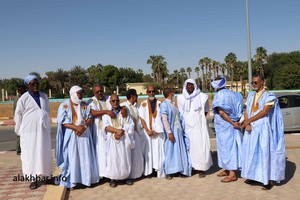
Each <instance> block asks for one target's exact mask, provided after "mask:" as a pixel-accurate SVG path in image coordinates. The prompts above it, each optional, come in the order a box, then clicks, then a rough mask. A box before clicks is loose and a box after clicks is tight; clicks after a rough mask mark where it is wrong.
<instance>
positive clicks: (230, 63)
mask: <svg viewBox="0 0 300 200" xmlns="http://www.w3.org/2000/svg"><path fill="white" fill-rule="evenodd" d="M236 59H237V58H236V55H235V54H234V53H232V52H230V53H229V54H228V55H227V56H226V57H225V59H224V61H225V63H226V65H227V69H230V78H231V89H232V88H233V68H234V67H235V65H236Z"/></svg>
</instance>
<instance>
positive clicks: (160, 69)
mask: <svg viewBox="0 0 300 200" xmlns="http://www.w3.org/2000/svg"><path fill="white" fill-rule="evenodd" d="M147 64H151V69H152V74H153V76H154V79H155V80H156V83H159V84H163V81H164V79H165V78H166V77H167V76H168V69H167V62H166V61H165V58H164V57H163V56H161V55H158V56H156V55H152V56H150V58H149V59H148V60H147Z"/></svg>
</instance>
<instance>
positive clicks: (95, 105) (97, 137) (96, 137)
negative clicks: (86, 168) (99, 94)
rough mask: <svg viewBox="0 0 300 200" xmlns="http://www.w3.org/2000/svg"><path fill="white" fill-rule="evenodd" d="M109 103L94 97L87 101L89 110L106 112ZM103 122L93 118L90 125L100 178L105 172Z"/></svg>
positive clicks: (98, 118)
mask: <svg viewBox="0 0 300 200" xmlns="http://www.w3.org/2000/svg"><path fill="white" fill-rule="evenodd" d="M108 104H109V102H108V101H107V100H106V101H99V100H98V99H97V98H96V97H92V98H91V99H90V100H89V107H90V109H91V110H95V111H101V110H108ZM102 126H103V121H102V118H101V117H94V118H93V124H92V133H93V134H92V135H93V142H94V145H95V149H96V154H97V163H98V171H99V176H100V177H105V172H106V133H105V131H103V129H102Z"/></svg>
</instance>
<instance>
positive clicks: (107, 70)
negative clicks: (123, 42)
mask: <svg viewBox="0 0 300 200" xmlns="http://www.w3.org/2000/svg"><path fill="white" fill-rule="evenodd" d="M99 77H100V79H99V83H100V85H103V86H105V87H106V88H107V90H108V91H110V92H113V91H115V90H116V86H117V85H119V83H120V77H121V76H120V73H119V69H118V68H117V67H115V66H113V65H106V66H105V67H104V68H103V71H102V72H101V73H100V76H99Z"/></svg>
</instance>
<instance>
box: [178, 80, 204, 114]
mask: <svg viewBox="0 0 300 200" xmlns="http://www.w3.org/2000/svg"><path fill="white" fill-rule="evenodd" d="M188 83H192V84H193V85H194V88H195V89H194V91H193V93H192V94H189V93H188V92H187V90H186V86H187V84H188ZM200 92H201V90H200V89H199V88H198V86H197V84H196V81H195V79H192V78H189V79H187V80H186V81H185V82H184V85H183V88H182V94H183V96H184V98H185V100H186V101H185V102H184V111H186V112H189V111H190V107H191V103H192V102H193V104H194V109H195V111H196V110H198V109H199V108H201V101H200V98H195V97H196V96H198V95H199V94H200Z"/></svg>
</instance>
